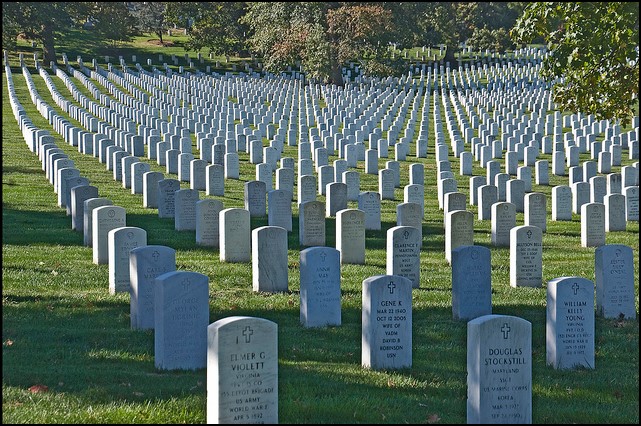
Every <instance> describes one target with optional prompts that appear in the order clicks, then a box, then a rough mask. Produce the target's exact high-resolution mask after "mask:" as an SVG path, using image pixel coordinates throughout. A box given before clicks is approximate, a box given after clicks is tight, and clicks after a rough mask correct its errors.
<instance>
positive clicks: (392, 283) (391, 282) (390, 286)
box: [387, 281, 396, 294]
mask: <svg viewBox="0 0 641 426" xmlns="http://www.w3.org/2000/svg"><path fill="white" fill-rule="evenodd" d="M387 288H389V294H394V289H395V288H396V284H394V281H390V282H389V284H387Z"/></svg>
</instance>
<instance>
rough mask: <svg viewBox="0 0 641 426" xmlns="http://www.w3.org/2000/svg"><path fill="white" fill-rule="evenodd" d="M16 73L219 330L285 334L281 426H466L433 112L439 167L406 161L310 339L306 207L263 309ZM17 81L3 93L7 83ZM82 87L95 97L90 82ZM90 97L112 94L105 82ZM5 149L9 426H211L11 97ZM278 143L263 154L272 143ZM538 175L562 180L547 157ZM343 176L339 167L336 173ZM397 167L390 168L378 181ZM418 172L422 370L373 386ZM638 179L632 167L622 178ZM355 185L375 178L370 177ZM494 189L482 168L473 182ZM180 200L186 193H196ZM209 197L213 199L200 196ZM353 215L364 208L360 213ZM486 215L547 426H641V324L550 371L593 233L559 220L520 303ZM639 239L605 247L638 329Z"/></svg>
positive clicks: (486, 242)
mask: <svg viewBox="0 0 641 426" xmlns="http://www.w3.org/2000/svg"><path fill="white" fill-rule="evenodd" d="M85 62H87V61H86V60H85ZM13 70H14V72H13V77H12V78H13V81H14V84H15V91H16V93H17V95H18V98H19V100H20V102H21V104H22V105H23V107H24V109H25V111H26V112H27V114H28V116H29V117H30V118H31V120H32V121H33V123H34V124H35V125H36V126H38V127H39V128H42V129H48V130H49V131H50V133H51V134H52V135H54V136H55V139H56V143H57V144H58V146H59V147H61V148H62V149H63V150H64V151H65V153H66V154H68V156H69V157H70V158H71V159H72V160H73V161H74V163H75V166H76V167H77V168H78V169H79V170H80V171H81V175H82V176H86V177H88V178H89V180H90V181H91V184H92V185H95V186H97V187H98V188H99V194H100V196H101V197H106V198H109V199H111V200H112V201H113V203H114V204H115V205H119V206H122V207H125V208H126V211H127V225H128V226H138V227H141V228H143V229H145V230H146V231H147V236H148V244H159V245H167V246H170V247H172V248H175V249H176V250H177V266H178V269H179V270H187V271H196V272H200V273H203V274H205V275H207V276H208V277H209V308H210V309H209V312H210V323H212V322H214V321H216V320H219V319H221V318H225V317H228V316H233V315H248V316H255V317H260V318H266V319H269V320H271V321H274V322H276V323H277V325H278V359H279V362H278V382H279V388H278V418H279V422H281V423H464V422H465V421H466V398H467V395H466V393H467V384H466V336H467V329H466V327H467V325H466V322H465V321H457V320H454V319H453V317H452V307H451V302H452V298H451V284H452V283H451V268H450V266H449V265H448V263H447V262H446V260H445V256H444V245H445V239H444V227H443V212H442V211H441V210H440V209H439V206H438V202H437V194H436V175H437V172H436V164H435V161H434V150H433V147H434V130H433V125H432V119H433V118H432V111H433V110H432V108H433V102H431V103H430V121H431V123H430V124H431V125H430V136H429V141H430V143H429V146H430V148H429V151H428V158H421V159H417V158H415V156H414V154H415V151H414V147H412V150H411V152H410V155H408V160H407V161H402V162H401V188H397V189H396V193H395V197H396V199H395V200H384V201H383V202H382V229H381V230H380V231H367V233H366V247H367V251H366V259H365V265H343V266H342V267H341V292H342V297H341V306H342V325H341V326H340V327H325V328H315V329H306V328H303V327H302V326H301V325H300V322H299V311H300V300H299V289H300V284H299V253H300V249H301V247H300V246H299V243H298V209H297V207H296V205H295V204H294V208H293V211H294V219H293V222H294V223H293V231H292V232H291V233H290V235H289V238H288V275H289V292H286V293H280V294H262V293H256V292H253V291H252V270H251V264H250V263H222V262H220V260H219V252H218V250H217V249H212V248H206V247H200V246H197V245H196V244H195V232H193V231H182V232H178V231H175V230H174V223H173V220H171V219H160V218H158V214H157V210H155V209H145V208H143V207H142V196H141V195H133V194H131V193H130V190H128V189H124V188H123V187H122V184H121V183H120V182H115V181H114V180H113V177H112V172H110V171H107V170H106V169H105V165H104V164H100V163H99V162H98V159H97V158H94V157H91V156H87V155H83V154H80V153H79V152H78V151H77V148H75V147H71V146H69V145H68V144H67V143H66V142H65V141H64V140H63V138H62V137H61V136H60V135H58V134H57V133H55V131H54V130H53V128H52V126H51V125H50V124H49V123H48V121H47V120H46V119H45V118H43V117H42V116H41V115H40V113H39V112H38V111H37V109H36V107H35V105H34V104H33V102H32V100H31V98H30V95H29V93H28V90H27V87H26V84H25V79H24V77H23V76H22V74H21V73H20V71H19V68H15V67H14V68H13ZM16 70H18V72H16ZM48 72H49V74H50V75H51V76H52V80H53V81H54V83H55V84H56V87H57V90H58V91H59V92H60V93H61V94H62V95H63V96H65V97H66V98H67V99H68V100H72V99H73V98H72V96H71V94H70V93H69V91H68V89H67V88H66V87H65V86H64V84H63V83H62V80H60V79H59V78H57V77H55V76H54V75H53V74H52V73H51V70H48ZM31 75H32V78H33V81H34V83H35V85H36V88H37V90H38V92H39V94H40V96H41V97H42V98H43V99H44V100H45V101H46V102H47V103H48V104H49V105H50V106H52V107H54V108H55V109H56V111H57V112H58V113H59V114H63V115H64V113H63V112H62V110H61V109H60V108H58V107H57V106H56V104H55V102H54V101H53V99H52V97H51V95H50V92H49V90H48V88H47V87H46V85H45V83H44V80H43V79H42V78H41V77H40V76H39V75H38V74H37V73H36V72H35V70H33V69H31ZM3 80H4V82H6V74H4V73H3ZM73 81H74V83H75V85H76V87H77V88H78V89H80V90H81V91H83V93H84V94H85V95H86V96H90V93H89V91H86V89H85V88H84V86H83V85H82V83H81V82H80V81H78V80H76V79H73ZM94 84H96V85H98V87H100V88H101V90H103V91H104V88H102V87H101V86H99V84H98V83H97V82H96V81H94ZM121 90H124V88H121ZM323 101H324V100H323ZM432 101H433V99H432ZM441 110H443V107H442V106H441ZM442 114H443V112H442ZM419 116H420V114H419ZM70 121H72V123H73V124H75V125H80V124H79V123H77V122H75V121H74V120H73V119H70ZM443 127H444V128H446V127H445V125H444V126H443ZM566 130H568V129H566ZM416 133H417V134H418V131H417V132H416ZM2 134H3V139H2V140H3V142H2V143H3V145H2V159H3V165H2V167H3V195H2V201H3V255H2V264H3V266H2V275H3V288H2V295H3V338H2V341H3V361H2V363H3V422H6V423H204V422H205V418H206V398H207V394H206V383H207V377H206V370H205V369H202V370H197V371H161V370H157V369H156V368H155V367H154V335H153V331H140V330H132V329H131V328H130V322H129V295H128V294H123V293H118V294H116V295H110V294H109V292H108V266H107V265H94V264H93V262H92V250H91V248H88V247H84V246H83V241H82V240H83V238H82V235H81V234H80V233H77V232H74V231H72V230H71V219H70V217H68V216H66V214H65V212H64V210H63V209H61V208H59V207H57V198H56V194H55V193H54V191H53V188H52V187H51V185H50V184H49V182H48V181H47V179H46V177H45V175H44V172H43V171H42V169H41V165H40V163H39V161H38V158H37V155H36V154H34V153H32V152H30V151H29V150H28V148H27V146H26V144H25V142H24V139H23V138H22V135H21V133H20V130H19V128H18V126H17V124H16V120H15V118H14V117H13V115H12V111H11V107H10V104H9V97H8V91H7V85H6V84H4V85H3V131H2ZM264 144H265V146H267V144H268V141H264ZM194 148H195V143H194ZM195 152H196V151H195ZM283 156H288V157H293V158H297V151H296V147H289V146H286V147H285V151H284V153H283ZM541 158H542V159H548V160H549V161H550V164H551V158H550V156H549V155H548V156H546V155H542V156H541ZM334 159H336V157H335V156H332V157H330V163H331V161H333V160H334ZM390 159H391V158H390ZM586 159H587V157H586V155H582V156H581V161H585V160H586ZM142 160H143V161H148V162H149V163H150V165H151V168H152V170H155V171H162V172H165V170H164V168H163V167H160V166H158V165H157V164H156V162H155V161H150V160H147V159H146V157H145V158H142ZM450 161H451V165H452V170H453V171H454V172H455V176H456V178H457V182H458V188H459V190H460V191H461V192H465V193H467V194H468V201H469V182H468V177H467V176H459V175H458V173H457V171H458V167H459V163H458V159H456V158H454V157H453V156H451V157H450ZM384 162H385V160H384V159H381V160H379V168H382V167H383V166H384ZM411 162H421V163H423V164H424V166H425V212H426V213H425V218H424V223H423V248H422V251H421V271H420V274H421V285H420V288H419V289H414V290H413V294H412V304H413V326H412V341H413V347H412V367H411V368H407V369H403V370H398V371H394V370H390V371H375V370H369V369H364V368H362V367H361V304H362V300H361V290H362V281H363V280H364V279H366V278H368V277H370V276H374V275H380V274H385V273H386V258H385V256H386V253H385V247H386V232H387V230H388V229H389V228H391V227H392V226H395V225H396V215H395V211H396V205H397V204H398V203H399V202H401V201H402V200H403V192H402V186H404V185H406V184H407V183H408V169H409V164H410V163H411ZM632 162H633V161H632V160H629V159H627V152H625V153H624V161H623V164H624V165H628V164H631V163H632ZM240 164H241V170H240V179H238V180H226V183H225V197H212V198H217V199H220V200H221V201H223V204H224V207H225V208H228V207H243V185H244V183H245V182H247V181H249V180H254V179H255V168H254V165H251V164H249V162H248V156H247V154H245V153H241V154H240ZM358 170H359V171H361V172H363V170H364V165H363V164H362V162H359V165H358ZM619 170H620V167H614V168H613V171H619ZM484 174H485V173H484V171H483V170H482V169H480V168H479V166H478V162H476V161H475V162H474V175H484ZM169 177H173V178H176V176H175V175H173V176H171V175H170V176H169ZM550 180H551V182H550V185H549V186H539V185H533V190H534V191H540V192H543V193H545V194H546V195H547V197H548V203H547V209H548V218H550V217H551V216H550V215H551V213H550V211H551V200H550V196H551V189H552V187H553V186H554V185H559V184H567V177H558V176H554V175H551V176H550ZM181 187H183V188H187V187H188V184H187V183H186V182H183V183H182V184H181ZM361 190H362V191H378V180H377V176H375V175H367V174H365V173H361ZM200 197H201V199H203V198H208V197H210V196H207V195H205V194H204V192H201V194H200ZM318 199H319V200H321V201H324V199H325V198H324V197H323V196H318ZM349 207H350V208H356V207H357V205H356V203H355V202H350V203H349ZM476 209H477V207H476V206H472V205H469V206H468V210H470V211H472V212H473V213H474V215H475V220H474V229H475V232H474V241H475V244H479V245H483V246H486V247H489V248H490V249H491V262H492V303H493V313H495V314H505V315H515V316H519V317H522V318H524V319H526V320H528V321H530V322H531V323H532V377H533V385H532V399H533V400H532V405H533V422H534V423H638V422H639V323H638V318H637V319H635V320H614V319H603V318H599V317H597V318H596V322H595V358H596V361H595V364H596V368H595V369H593V370H587V369H579V370H570V371H567V370H555V369H553V368H551V367H549V366H547V365H546V345H545V324H546V313H545V304H546V284H545V283H547V282H548V281H549V280H551V279H554V278H556V277H560V276H580V277H584V278H587V279H590V280H594V251H595V248H583V247H581V238H580V231H581V226H580V217H579V216H578V215H573V217H572V221H569V222H553V221H551V220H549V219H548V229H547V232H546V233H545V234H544V236H543V286H542V287H541V288H512V287H510V285H509V249H508V248H497V247H494V246H492V245H491V239H490V221H479V220H478V219H477V218H476ZM326 223H327V245H328V246H334V245H335V219H334V218H328V219H327V221H326ZM266 224H267V219H266V218H254V219H252V229H255V228H256V227H258V226H263V225H266ZM522 224H523V214H521V213H519V214H517V225H522ZM638 232H639V224H638V222H630V223H628V224H627V229H626V231H622V232H610V233H608V234H607V235H606V242H607V244H625V245H628V246H630V247H632V249H633V251H634V256H633V258H634V282H635V299H636V308H637V313H638V300H639V299H638V291H639V287H638V282H639V235H638Z"/></svg>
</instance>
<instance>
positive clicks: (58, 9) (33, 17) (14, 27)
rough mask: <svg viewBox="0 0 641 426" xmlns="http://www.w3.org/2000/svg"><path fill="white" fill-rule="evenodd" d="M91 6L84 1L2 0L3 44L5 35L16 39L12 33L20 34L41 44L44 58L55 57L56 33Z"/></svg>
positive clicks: (82, 18) (85, 14)
mask: <svg viewBox="0 0 641 426" xmlns="http://www.w3.org/2000/svg"><path fill="white" fill-rule="evenodd" d="M5 5H6V7H5ZM90 8H91V3H87V2H13V3H9V2H3V3H2V39H3V46H6V45H5V44H4V42H5V38H7V39H11V38H13V40H15V37H17V36H18V35H22V36H23V37H24V38H26V39H28V40H32V41H35V42H37V43H39V44H41V45H42V53H43V59H44V61H45V62H50V61H56V48H55V38H56V36H57V34H59V33H60V32H62V31H65V30H66V29H68V28H69V27H71V26H73V25H76V24H81V23H83V22H84V21H85V20H86V18H87V17H88V16H89V10H90ZM5 26H6V31H7V32H6V35H5ZM12 45H15V44H11V43H9V46H12ZM5 48H6V47H5Z"/></svg>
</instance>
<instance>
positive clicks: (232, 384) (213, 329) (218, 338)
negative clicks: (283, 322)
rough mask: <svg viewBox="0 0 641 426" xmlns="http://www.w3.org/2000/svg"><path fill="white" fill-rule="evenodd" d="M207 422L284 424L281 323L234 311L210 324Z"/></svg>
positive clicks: (208, 332) (208, 331)
mask: <svg viewBox="0 0 641 426" xmlns="http://www.w3.org/2000/svg"><path fill="white" fill-rule="evenodd" d="M207 423H209V424H214V423H218V424H222V423H278V325H277V324H276V323H274V322H272V321H269V320H266V319H263V318H253V317H244V316H231V317H227V318H223V319H220V320H218V321H216V322H214V323H212V324H210V325H209V326H208V327H207Z"/></svg>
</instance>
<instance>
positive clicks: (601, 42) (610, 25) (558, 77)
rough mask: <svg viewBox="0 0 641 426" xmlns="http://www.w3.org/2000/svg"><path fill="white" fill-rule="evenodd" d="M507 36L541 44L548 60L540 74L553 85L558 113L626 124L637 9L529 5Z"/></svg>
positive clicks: (633, 80) (633, 86)
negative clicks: (545, 48)
mask: <svg viewBox="0 0 641 426" xmlns="http://www.w3.org/2000/svg"><path fill="white" fill-rule="evenodd" d="M512 36H513V38H515V40H516V41H517V42H520V43H529V42H530V41H531V40H533V39H534V38H535V37H537V36H542V37H543V39H544V40H545V41H546V43H547V46H548V49H549V51H550V52H551V55H550V56H548V57H546V58H545V60H544V62H543V66H542V70H541V74H542V76H544V77H545V78H547V79H549V80H551V81H554V82H555V85H554V96H555V101H556V102H557V103H558V104H559V105H560V106H561V107H562V108H564V109H567V110H569V111H578V112H582V113H585V114H593V115H594V116H595V117H597V118H598V119H616V120H620V121H621V122H622V124H624V125H625V124H627V123H629V122H630V120H631V118H632V117H633V115H634V109H633V106H634V105H635V104H636V102H638V96H639V3H637V2H585V3H584V2H544V3H543V2H541V3H539V2H537V3H531V4H529V5H528V6H527V7H526V8H525V11H524V14H523V15H522V17H521V18H520V19H519V20H518V22H517V25H516V26H515V27H514V29H513V30H512Z"/></svg>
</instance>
